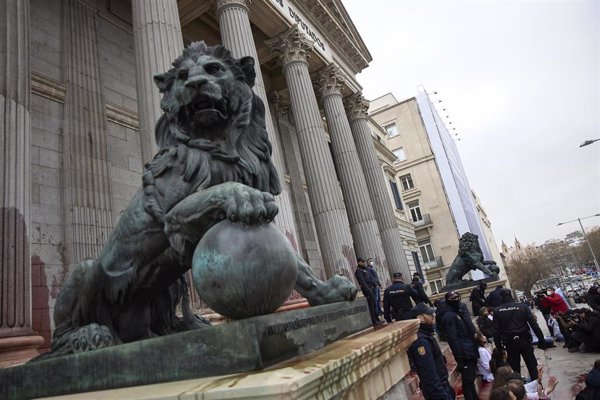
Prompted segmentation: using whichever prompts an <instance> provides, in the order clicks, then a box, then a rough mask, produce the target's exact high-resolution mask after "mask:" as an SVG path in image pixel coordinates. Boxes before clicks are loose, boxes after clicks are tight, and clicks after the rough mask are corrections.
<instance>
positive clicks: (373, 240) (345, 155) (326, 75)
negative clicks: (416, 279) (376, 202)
mask: <svg viewBox="0 0 600 400" xmlns="http://www.w3.org/2000/svg"><path fill="white" fill-rule="evenodd" d="M343 83H344V77H343V75H342V74H341V72H340V70H339V68H338V67H336V66H335V65H329V66H328V67H326V68H325V69H324V70H323V71H322V72H321V73H320V74H319V85H320V92H321V99H322V100H323V109H324V110H325V119H326V121H327V126H328V127H329V137H330V138H331V147H332V150H333V161H334V163H335V164H336V166H337V172H338V174H339V179H340V183H341V186H342V193H343V195H344V200H345V204H346V210H347V211H348V220H349V222H350V231H351V232H352V238H353V239H354V249H355V250H356V253H357V254H359V255H361V256H363V257H365V258H368V257H372V258H373V259H374V260H375V264H376V265H377V268H378V269H379V271H378V272H379V277H380V279H381V280H382V281H383V282H385V283H386V286H387V284H388V283H390V282H391V279H390V278H391V276H390V274H389V270H388V266H387V261H386V256H385V253H384V251H383V247H382V245H381V238H380V236H379V228H378V227H377V221H376V220H375V215H374V214H375V213H374V212H373V205H372V204H371V199H370V198H369V190H368V189H367V182H366V181H365V175H364V173H363V170H362V167H361V163H360V161H359V159H358V154H357V151H356V145H355V144H354V140H353V139H352V132H351V131H350V124H349V123H348V117H347V116H346V111H345V110H344V102H343V101H342V92H341V89H342V84H343Z"/></svg>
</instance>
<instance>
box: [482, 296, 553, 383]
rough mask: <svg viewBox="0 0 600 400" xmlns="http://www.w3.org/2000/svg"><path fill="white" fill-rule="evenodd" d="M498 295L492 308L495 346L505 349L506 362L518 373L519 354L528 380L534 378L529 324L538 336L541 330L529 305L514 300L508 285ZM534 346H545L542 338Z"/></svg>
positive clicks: (519, 366)
mask: <svg viewBox="0 0 600 400" xmlns="http://www.w3.org/2000/svg"><path fill="white" fill-rule="evenodd" d="M501 298H502V305H500V306H498V307H496V308H494V335H495V337H494V343H495V345H496V346H497V347H500V348H502V349H506V352H507V353H508V364H509V365H510V366H511V367H512V369H513V370H514V371H515V372H518V373H521V357H523V360H524V361H525V365H526V366H527V370H528V371H529V376H530V377H531V379H532V380H534V379H537V376H538V370H537V360H536V358H535V355H534V354H533V345H532V344H531V339H532V337H531V334H530V332H529V327H530V326H531V328H532V329H533V331H534V332H535V334H536V335H537V336H538V337H539V338H543V337H544V335H543V333H542V330H541V329H540V327H539V325H538V323H537V321H536V320H535V318H534V317H533V313H532V312H531V309H530V308H529V306H527V305H526V304H523V303H517V302H515V301H514V299H513V297H512V293H511V291H510V290H509V289H504V290H502V293H501ZM538 347H539V348H541V349H544V348H546V342H545V340H540V341H539V342H538Z"/></svg>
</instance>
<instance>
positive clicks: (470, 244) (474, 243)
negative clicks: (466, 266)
mask: <svg viewBox="0 0 600 400" xmlns="http://www.w3.org/2000/svg"><path fill="white" fill-rule="evenodd" d="M458 254H459V255H462V256H466V255H469V256H474V255H477V256H481V255H482V252H481V247H479V241H478V237H477V235H475V234H473V233H471V232H467V233H465V234H464V235H462V236H461V237H460V240H459V241H458Z"/></svg>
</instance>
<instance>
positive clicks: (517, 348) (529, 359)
mask: <svg viewBox="0 0 600 400" xmlns="http://www.w3.org/2000/svg"><path fill="white" fill-rule="evenodd" d="M538 340H544V338H538ZM502 341H503V342H504V344H505V345H506V353H507V354H508V365H510V367H511V368H512V369H513V371H515V372H518V373H519V374H520V373H521V357H523V361H525V365H526V366H527V371H528V372H529V376H530V377H531V380H534V379H537V377H538V370H537V360H536V359H535V354H533V345H532V344H531V340H530V339H529V335H522V336H508V337H503V338H502Z"/></svg>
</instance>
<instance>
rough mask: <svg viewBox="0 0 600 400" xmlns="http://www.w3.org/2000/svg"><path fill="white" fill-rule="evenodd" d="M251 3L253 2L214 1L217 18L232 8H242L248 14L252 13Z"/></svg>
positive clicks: (247, 0) (236, 0) (248, 0)
mask: <svg viewBox="0 0 600 400" xmlns="http://www.w3.org/2000/svg"><path fill="white" fill-rule="evenodd" d="M251 2H252V0H213V4H214V7H215V12H216V14H217V17H218V16H219V14H220V13H221V12H222V11H223V10H225V9H226V8H230V7H234V8H242V9H244V10H245V11H246V12H250V7H249V3H251Z"/></svg>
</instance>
